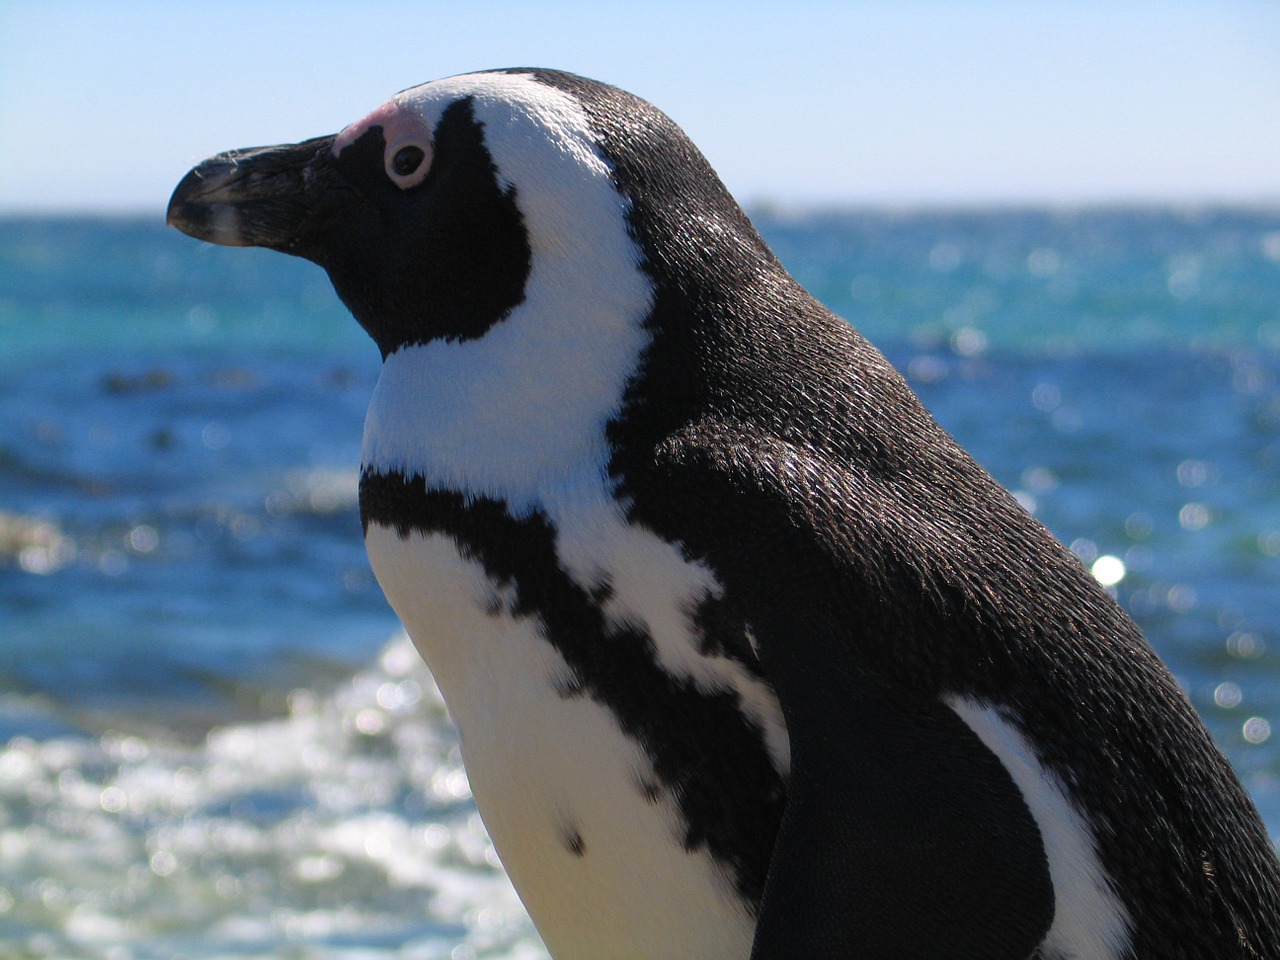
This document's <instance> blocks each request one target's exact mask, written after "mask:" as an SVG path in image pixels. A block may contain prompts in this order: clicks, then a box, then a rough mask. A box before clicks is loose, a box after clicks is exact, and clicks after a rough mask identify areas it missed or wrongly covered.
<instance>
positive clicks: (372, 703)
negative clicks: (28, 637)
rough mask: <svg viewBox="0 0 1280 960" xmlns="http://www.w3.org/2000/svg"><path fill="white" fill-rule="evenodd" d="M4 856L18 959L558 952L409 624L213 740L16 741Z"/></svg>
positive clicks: (3, 919) (5, 756) (1, 807)
mask: <svg viewBox="0 0 1280 960" xmlns="http://www.w3.org/2000/svg"><path fill="white" fill-rule="evenodd" d="M0 700H3V703H0V712H12V711H15V710H17V711H25V712H27V713H30V712H32V711H37V710H39V709H41V706H40V704H38V703H35V702H32V701H31V700H30V699H29V698H28V699H26V700H24V701H23V702H21V703H18V702H16V698H14V697H10V698H8V699H7V700H6V699H4V698H0ZM27 725H28V726H29V725H30V723H29V721H28V722H27ZM0 863H3V868H0V931H2V932H0V955H6V954H7V952H9V951H15V952H17V953H20V954H23V955H26V954H31V955H37V956H58V957H66V958H69V957H85V958H95V960H96V958H102V960H125V958H133V960H150V958H160V957H173V956H177V955H183V956H186V957H191V958H197V957H214V956H218V957H258V956H262V957H266V956H282V955H286V954H288V955H295V954H296V955H305V956H307V957H308V958H316V960H338V958H347V957H354V956H357V955H358V956H360V957H368V958H376V957H380V956H387V957H392V956H394V957H397V958H405V957H413V958H424V960H425V958H445V957H449V958H452V960H460V958H468V957H476V958H478V957H507V958H519V960H532V958H535V957H544V956H545V953H544V952H543V951H542V948H541V947H540V945H539V943H538V941H537V937H536V935H535V934H534V932H533V929H532V926H531V924H530V922H529V921H528V919H527V916H526V915H525V913H524V910H523V908H522V907H521V906H520V903H519V900H518V899H517V897H516V895H515V893H514V891H513V890H512V889H511V887H510V884H509V883H508V881H507V880H506V878H505V875H504V874H503V872H502V870H501V868H500V866H499V864H498V860H497V856H496V854H495V853H494V850H493V847H492V845H491V844H490V842H489V839H488V836H487V834H486V833H485V831H484V827H483V825H482V824H481V822H480V819H479V816H478V814H477V813H476V810H475V807H474V804H473V803H472V802H471V796H470V790H469V787H468V785H467V779H466V774H465V772H464V771H463V768H462V762H461V758H460V756H459V753H458V746H457V740H456V736H455V735H454V733H453V730H452V728H451V726H450V725H449V723H448V720H447V716H446V714H445V711H444V706H443V703H442V701H441V700H440V697H439V694H438V692H437V691H436V689H435V686H434V684H433V682H432V680H431V677H430V675H429V674H428V673H427V672H426V669H425V667H423V665H422V663H421V661H420V659H419V658H418V656H417V654H416V652H415V651H414V650H413V648H412V646H411V645H410V644H409V641H408V640H407V638H405V637H404V636H398V637H396V638H395V639H393V640H392V641H391V642H390V643H389V644H388V645H387V646H386V647H385V649H384V650H383V651H382V654H381V656H380V657H379V658H378V661H377V663H376V664H375V665H374V666H372V667H370V668H369V669H367V670H364V671H362V672H361V673H359V674H357V675H356V676H355V677H353V678H352V679H351V680H350V681H349V682H348V683H346V684H345V685H343V687H342V688H341V689H340V690H338V691H336V692H335V693H333V694H330V695H322V694H319V693H317V692H315V691H312V690H306V689H302V690H296V691H294V692H293V693H292V694H291V695H290V697H289V712H288V714H287V715H286V716H283V717H280V718H278V719H274V720H270V721H267V722H261V723H252V724H241V725H233V726H225V727H220V728H217V729H214V730H213V731H212V732H210V734H209V735H208V736H207V738H206V739H205V740H204V741H203V742H202V743H199V744H196V745H190V744H183V743H181V742H180V741H177V740H174V739H169V738H166V737H163V736H148V737H141V736H137V735H134V734H126V733H120V732H107V733H105V734H103V735H101V736H99V737H85V736H76V735H71V734H64V735H59V736H52V737H50V738H47V739H35V738H33V737H29V736H20V737H15V738H13V739H11V740H10V741H9V742H8V743H7V744H6V745H5V746H4V747H3V748H2V749H0ZM357 944H358V945H359V946H358V948H357V946H356V945H357Z"/></svg>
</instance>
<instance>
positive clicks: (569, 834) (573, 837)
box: [563, 828, 587, 857]
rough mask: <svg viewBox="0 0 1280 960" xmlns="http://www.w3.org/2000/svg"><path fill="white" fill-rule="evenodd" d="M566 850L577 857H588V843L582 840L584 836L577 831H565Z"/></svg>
mask: <svg viewBox="0 0 1280 960" xmlns="http://www.w3.org/2000/svg"><path fill="white" fill-rule="evenodd" d="M563 839H564V848H565V849H566V850H568V851H569V852H570V853H572V854H573V855H574V856H575V857H585V856H586V855H587V842H586V841H585V840H583V839H582V834H581V833H579V832H578V831H577V830H575V829H572V828H570V829H568V830H565V831H564V834H563Z"/></svg>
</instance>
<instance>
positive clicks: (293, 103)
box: [0, 0, 1280, 212]
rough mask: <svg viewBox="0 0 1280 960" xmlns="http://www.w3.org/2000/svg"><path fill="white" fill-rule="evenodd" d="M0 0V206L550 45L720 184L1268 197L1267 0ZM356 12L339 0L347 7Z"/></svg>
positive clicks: (328, 122) (1279, 22)
mask: <svg viewBox="0 0 1280 960" xmlns="http://www.w3.org/2000/svg"><path fill="white" fill-rule="evenodd" d="M783 6H784V4H782V3H763V2H752V0H739V2H735V3H730V2H727V0H726V2H700V0H684V2H666V0H657V2H643V3H642V2H638V0H634V2H628V3H615V2H609V0H605V2H596V3H581V2H570V0H538V2H527V3H516V2H496V0H494V2H485V0H467V2H462V0H454V2H438V0H417V2H386V3H378V2H376V0H369V2H367V3H365V4H363V5H360V4H354V3H351V2H349V0H348V2H342V3H339V2H329V0H311V2H307V3H286V2H272V0H253V2H242V0H219V2H217V3H209V2H204V3H189V2H181V0H165V2H130V0H118V2H113V3H109V2H98V3H89V2H79V3H76V2H66V0H39V2H35V0H30V2H29V0H3V2H0V212H13V211H18V210H96V211H117V210H126V211H144V212H145V211H158V210H162V209H163V206H164V204H165V202H166V200H167V198H168V193H169V191H170V190H171V188H172V187H173V185H174V184H175V183H176V182H177V180H178V179H179V177H181V175H182V174H183V173H184V172H185V171H186V169H187V168H188V167H189V166H191V165H192V164H193V163H195V162H196V161H198V160H200V159H201V158H203V157H204V156H206V155H208V154H211V153H214V152H217V151H219V150H222V149H225V148H228V147H236V146H251V145H258V144H263V143H278V142H283V141H291V140H300V139H304V138H306V137H309V136H313V135H318V134H322V133H331V132H333V131H335V130H337V129H339V128H341V127H342V126H344V125H345V124H346V123H347V122H349V121H351V120H353V119H356V118H358V117H360V116H363V115H364V114H365V113H367V112H368V111H369V110H370V109H371V108H372V107H374V106H376V105H377V104H378V103H380V102H381V101H382V100H384V99H385V98H386V97H387V96H389V95H390V94H391V93H394V92H395V91H397V90H399V89H401V88H403V87H407V86H412V85H414V84H416V83H420V82H423V81H425V80H430V79H435V78H437V77H441V76H446V75H449V74H454V73H460V72H465V71H467V70H473V69H482V68H485V67H497V66H514V65H527V64H534V65H540V66H554V67H561V68H565V69H569V70H574V71H576V72H579V73H584V74H587V75H590V76H594V77H597V78H598V79H602V80H608V81H610V82H614V83H617V84H619V85H621V86H624V87H627V88H628V89H630V90H632V91H633V92H635V93H638V94H640V95H641V96H644V97H645V98H647V99H649V100H651V101H653V102H654V103H656V104H657V105H658V106H660V107H662V108H663V109H664V110H666V111H667V112H668V113H669V114H671V115H672V116H673V117H674V118H675V119H676V120H677V121H678V122H679V123H680V124H681V125H682V126H683V127H684V128H685V129H686V130H687V131H688V132H689V133H690V134H691V135H692V137H693V138H694V140H695V142H697V143H698V144H699V146H701V147H702V149H703V151H704V152H705V153H706V154H707V155H708V157H709V158H710V159H711V161H712V163H713V164H714V165H715V166H716V168H717V169H718V170H719V171H720V173H721V175H722V176H723V177H724V179H725V181H726V182H727V183H728V185H729V187H730V189H731V190H733V191H734V193H735V194H737V196H738V197H739V198H740V199H742V200H744V201H746V202H760V201H775V202H780V203H784V204H804V205H811V204H821V203H837V204H908V205H917V204H926V205H928V204H947V205H950V204H982V203H1006V204H1007V203H1028V202H1031V203H1037V202H1048V203H1096V202H1131V201H1162V202H1163V201H1169V202H1179V203H1183V202H1214V201H1228V202H1258V201H1262V202H1269V203H1276V202H1280V3H1277V2H1276V0H1219V2H1214V0H1200V2H1191V0H1145V2H1139V0H1106V2H1100V0H1075V2H1067V0H1062V2H1048V0H1021V2H1013V0H970V2H964V0H894V2H888V0H885V2H878V3H863V2H857V0H843V2H841V0H829V2H810V0H791V2H789V3H787V4H785V7H786V9H785V11H784V10H783V9H782V7H783ZM357 7H361V9H357Z"/></svg>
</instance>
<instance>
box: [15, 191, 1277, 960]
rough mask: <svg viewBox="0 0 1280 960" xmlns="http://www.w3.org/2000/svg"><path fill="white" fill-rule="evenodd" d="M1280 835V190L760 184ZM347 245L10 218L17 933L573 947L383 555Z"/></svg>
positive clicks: (65, 954) (826, 280)
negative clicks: (1222, 195)
mask: <svg viewBox="0 0 1280 960" xmlns="http://www.w3.org/2000/svg"><path fill="white" fill-rule="evenodd" d="M755 219H756V221H757V224H758V225H759V226H760V227H761V229H762V232H763V233H764V234H765V236H766V238H767V239H768V240H769V241H770V243H771V244H772V245H773V246H774V248H775V250H776V251H777V252H778V254H779V255H780V256H781V258H782V259H783V261H784V262H785V263H786V264H787V265H788V266H789V267H790V268H791V269H792V271H793V272H794V273H795V274H796V275H797V276H798V277H799V279H800V280H801V281H802V282H803V283H804V284H805V285H806V286H807V287H809V289H810V290H812V291H813V292H814V293H815V294H816V295H817V296H819V297H820V298H821V299H822V300H824V301H825V302H826V303H827V304H828V305H829V306H831V307H832V308H833V309H834V310H836V311H837V312H838V313H840V314H841V315H843V316H845V317H846V318H848V319H849V320H850V321H851V322H853V323H854V324H855V325H856V326H857V327H858V328H859V329H860V330H861V331H862V332H863V333H864V334H866V335H867V336H868V337H869V338H870V339H871V340H872V341H873V342H874V343H876V344H877V345H878V346H879V347H880V348H881V349H882V350H883V351H884V352H885V353H886V355H887V356H888V357H889V359H890V360H891V361H892V362H893V363H894V364H895V365H897V366H898V367H899V369H901V370H902V371H903V372H904V373H905V374H906V375H907V377H908V379H909V380H910V382H911V383H912V385H913V387H914V388H915V389H916V390H917V391H918V392H919V393H920V395H921V397H922V398H923V399H924V401H925V403H926V405H927V406H928V407H929V408H930V410H931V411H932V412H933V413H934V415H935V416H936V417H937V419H938V420H939V421H940V422H941V423H942V424H943V425H944V426H945V427H946V428H947V429H948V430H950V431H951V432H952V433H953V434H954V435H955V436H956V437H957V438H958V439H959V440H960V441H961V443H962V444H964V445H965V446H966V447H967V448H968V449H969V450H970V451H971V452H972V453H973V454H974V455H975V456H976V457H977V459H978V460H979V461H980V462H981V463H983V464H984V465H985V466H986V467H987V468H988V469H989V470H990V471H991V472H992V473H993V474H994V475H995V476H996V477H997V478H998V479H999V480H1000V481H1001V482H1003V483H1004V484H1005V485H1006V486H1008V487H1009V488H1010V489H1011V490H1013V491H1015V493H1016V495H1017V496H1018V497H1019V499H1021V500H1022V501H1023V503H1024V504H1025V505H1026V506H1027V507H1028V508H1030V509H1031V510H1032V511H1033V512H1034V513H1035V514H1036V515H1037V516H1038V517H1039V518H1040V519H1041V520H1042V521H1043V522H1044V523H1045V524H1046V525H1047V526H1049V528H1050V529H1052V530H1053V531H1054V532H1055V533H1056V534H1057V535H1058V536H1059V537H1061V538H1062V539H1063V540H1064V541H1065V542H1067V543H1068V544H1070V545H1071V546H1072V548H1073V549H1074V550H1075V551H1076V553H1077V554H1079V555H1080V556H1081V557H1082V558H1083V559H1084V560H1085V562H1086V563H1087V564H1089V565H1090V566H1091V567H1092V569H1093V570H1094V571H1095V574H1096V575H1097V576H1098V577H1099V579H1102V580H1103V581H1104V582H1106V583H1108V584H1110V585H1111V589H1112V590H1114V592H1115V593H1116V595H1117V597H1118V598H1119V600H1120V601H1121V603H1122V604H1124V606H1125V607H1126V608H1127V609H1129V610H1130V611H1131V612H1132V614H1133V615H1134V616H1135V618H1136V619H1137V620H1138V622H1139V623H1140V624H1141V626H1142V627H1143V629H1144V631H1145V632H1146V633H1147V636H1148V637H1149V638H1150V639H1151V641H1152V643H1153V644H1154V645H1155V647H1156V648H1157V650H1158V651H1159V652H1160V653H1161V655H1162V656H1163V657H1164V658H1165V659H1166V660H1167V662H1168V663H1169V664H1170V666H1171V667H1172V669H1173V670H1174V672H1175V674H1176V675H1177V677H1178V678H1179V680H1180V681H1181V683H1182V684H1183V686H1184V687H1185V688H1186V689H1187V690H1188V692H1189V693H1190V694H1191V696H1192V698H1193V700H1194V701H1195V703H1196V706H1197V707H1198V709H1199V710H1200V712H1201V714H1202V715H1203V716H1204V717H1205V719H1206V721H1207V722H1208V724H1209V727H1210V729H1211V730H1212V732H1213V734H1214V736H1215V737H1216V738H1217V740H1218V742H1219V743H1220V745H1221V746H1222V748H1223V749H1224V751H1225V752H1226V753H1227V755H1228V756H1229V757H1230V758H1231V760H1232V762H1233V763H1234V764H1235V766H1236V768H1237V769H1238V770H1239V771H1240V773H1241V775H1242V777H1243V778H1244V780H1245V782H1246V784H1247V785H1248V787H1249V789H1250V790H1251V791H1252V793H1253V794H1254V797H1255V799H1256V800H1257V802H1258V804H1259V806H1260V808H1261V809H1262V811H1263V813H1264V816H1265V817H1266V819H1267V822H1268V825H1269V827H1270V829H1271V831H1272V833H1273V835H1277V834H1280V589H1277V586H1278V585H1280V211H1278V210H1215V209H1206V210H1174V209H1132V210H1126V209H1106V210H1081V211H1034V210H1033V211H999V212H889V211H864V212H852V213H850V212H843V213H835V212H833V213H823V214H818V213H806V214H803V215H801V214H792V213H787V212H785V211H769V210H762V211H757V212H756V217H755ZM376 376H377V352H376V350H375V349H374V347H373V345H372V343H371V342H369V341H368V340H367V339H366V337H365V336H364V334H363V333H362V332H361V331H360V330H359V328H358V327H357V326H356V324H355V323H354V321H352V320H351V319H350V318H349V317H348V316H347V314H346V313H345V311H344V310H343V308H342V307H341V305H340V304H339V303H338V301H337V299H336V297H335V296H334V294H333V293H332V290H331V289H330V287H329V285H328V281H327V279H326V278H325V277H324V275H323V273H321V272H320V271H319V270H318V269H317V268H315V267H313V266H311V265H309V264H307V263H303V262H301V261H296V260H291V259H289V258H286V257H282V256H279V255H277V254H271V253H267V252H263V251H256V250H226V249H220V248H214V247H209V246H207V245H203V244H198V243H196V242H194V241H191V240H189V239H187V238H185V237H182V236H180V235H178V234H177V233H175V232H173V231H168V230H166V229H164V227H163V226H161V225H160V224H159V223H158V222H154V221H143V220H110V219H96V220H95V219H9V220H0V957H4V958H8V957H61V958H70V957H86V958H88V957H93V958H99V957H101V958H108V960H127V958H153V957H155V958H159V957H176V956H186V957H192V958H195V957H202V958H203V957H306V958H324V960H329V958H357V957H358V958H373V957H392V956H394V957H404V958H408V957H413V958H418V957H422V958H436V957H450V958H453V960H468V958H471V957H488V956H493V957H520V958H523V957H539V956H542V953H541V948H540V946H539V945H538V941H537V938H536V935H535V934H534V933H533V931H532V928H531V927H530V925H529V923H528V921H527V919H526V918H525V917H524V914H523V912H522V911H521V909H520V907H519V903H518V901H517V900H516V898H515V897H514V894H513V893H512V892H511V890H510V888H509V887H508V886H507V884H506V882H505V880H504V879H503V877H502V875H501V873H500V870H499V869H498V867H497V861H496V858H495V856H494V854H493V851H492V849H491V848H490V846H489V844H488V841H487V839H486V837H485V834H484V831H483V827H482V825H481V824H480V823H479V820H478V818H477V817H476V815H475V811H474V807H473V805H472V804H471V802H470V795H469V792H468V789H467V785H466V778H465V774H464V772H463V771H462V768H461V763H460V760H459V758H458V754H457V747H456V742H455V740H454V737H453V734H452V732H451V730H450V728H449V726H448V723H447V719H446V717H445V714H444V711H443V708H442V705H441V704H440V701H439V698H438V695H437V694H436V693H435V691H434V687H433V686H432V684H431V681H430V677H429V675H428V674H427V673H426V672H425V670H424V669H423V668H422V666H421V664H420V663H419V662H418V661H417V659H416V656H415V655H414V654H413V652H412V650H411V649H410V648H409V647H408V646H407V645H406V643H405V641H404V639H403V638H402V637H400V636H399V635H398V626H397V623H396V620H395V618H394V616H393V615H392V614H391V612H390V611H389V609H388V608H387V606H386V604H385V602H384V601H383V599H382V597H381V595H380V593H379V591H378V589H377V585H376V584H375V583H374V581H373V579H372V576H371V574H370V572H369V569H368V566H367V563H366V561H365V557H364V551H363V545H362V542H361V536H360V524H359V518H358V515H357V511H356V476H357V474H356V466H357V462H358V456H359V442H360V433H361V424H362V418H363V414H364V408H365V404H366V402H367V399H368V395H369V393H370V390H371V389H372V386H373V383H374V380H375V378H376Z"/></svg>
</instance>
